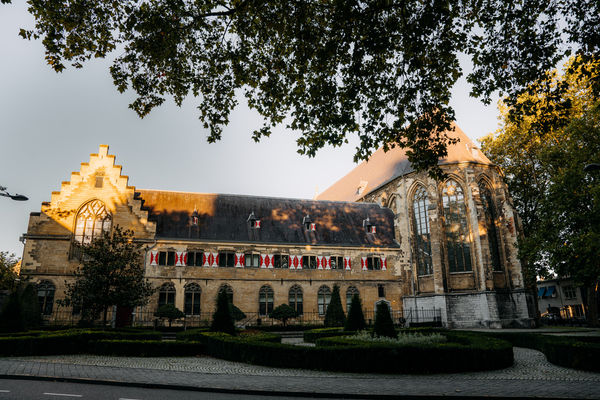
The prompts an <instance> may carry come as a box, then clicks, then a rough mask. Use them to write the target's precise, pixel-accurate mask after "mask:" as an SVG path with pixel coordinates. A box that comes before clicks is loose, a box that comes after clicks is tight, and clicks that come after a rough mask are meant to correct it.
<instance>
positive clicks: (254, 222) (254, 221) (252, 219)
mask: <svg viewBox="0 0 600 400" xmlns="http://www.w3.org/2000/svg"><path fill="white" fill-rule="evenodd" d="M246 221H247V222H249V223H250V227H251V228H252V229H260V219H258V218H257V217H256V215H254V211H252V212H251V213H250V215H249V216H248V219H247V220H246Z"/></svg>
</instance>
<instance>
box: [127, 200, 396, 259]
mask: <svg viewBox="0 0 600 400" xmlns="http://www.w3.org/2000/svg"><path fill="white" fill-rule="evenodd" d="M136 198H139V199H141V200H142V201H143V206H142V207H143V209H145V210H147V211H148V212H149V215H148V219H149V220H150V221H154V222H156V224H157V226H156V238H157V239H192V240H206V241H223V242H244V243H248V242H256V243H273V244H300V245H307V244H310V245H316V246H318V245H334V246H368V247H399V245H398V243H397V242H396V241H395V240H394V214H393V212H392V211H391V210H389V209H387V208H382V207H380V206H379V205H377V204H369V203H351V202H337V201H316V200H301V199H286V198H273V197H256V196H242V195H228V194H206V193H187V192H171V191H159V190H139V189H138V190H136ZM194 210H196V211H197V214H198V226H197V227H196V226H193V225H192V223H191V221H192V213H193V212H194ZM252 212H254V215H255V216H256V217H257V218H258V219H260V221H261V227H260V229H253V228H251V227H250V223H249V222H248V217H249V215H250V213H252ZM306 215H309V217H310V219H311V221H312V222H314V223H316V231H315V232H310V231H307V230H306V229H305V228H304V227H303V218H304V217H305V216H306ZM367 218H369V221H370V222H371V224H373V225H375V226H376V233H375V234H371V233H367V232H366V229H365V228H364V227H363V220H365V219H367Z"/></svg>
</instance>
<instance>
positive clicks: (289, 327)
mask: <svg viewBox="0 0 600 400" xmlns="http://www.w3.org/2000/svg"><path fill="white" fill-rule="evenodd" d="M322 327H323V324H306V325H298V324H294V325H286V326H283V325H258V326H254V325H252V326H247V328H248V329H254V330H258V331H266V332H295V331H307V330H311V329H317V328H322Z"/></svg>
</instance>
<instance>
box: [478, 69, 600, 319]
mask: <svg viewBox="0 0 600 400" xmlns="http://www.w3.org/2000/svg"><path fill="white" fill-rule="evenodd" d="M574 62H575V60H570V61H569V63H568V64H567V66H566V67H565V72H564V73H563V74H558V73H557V72H556V71H553V72H551V73H549V74H548V75H547V77H546V78H545V79H544V81H542V82H536V84H534V85H532V87H531V90H530V93H527V94H526V95H522V96H520V97H519V98H517V99H515V100H513V101H512V103H516V104H524V103H528V104H530V107H531V108H532V110H533V111H534V113H533V115H532V116H531V117H528V118H527V119H524V120H522V121H514V120H513V119H511V118H510V106H502V108H501V111H502V115H503V125H502V126H501V128H500V129H499V131H498V132H496V134H495V135H490V136H488V137H486V138H485V139H484V140H483V146H482V149H483V151H484V152H485V153H486V154H487V155H488V157H490V159H491V160H492V161H493V162H495V163H496V164H497V165H499V166H500V167H501V168H502V169H503V170H504V173H505V179H506V181H507V183H508V187H509V190H510V192H511V193H512V196H513V199H514V204H515V207H516V209H517V211H518V213H519V215H520V217H521V219H522V221H523V223H522V229H523V237H521V238H520V239H519V256H520V258H521V262H522V264H523V267H524V273H525V275H526V276H525V278H526V280H527V281H528V283H529V286H533V285H535V278H536V276H537V275H539V276H549V275H551V274H552V273H556V274H558V275H560V276H571V277H573V278H575V279H576V280H577V281H578V282H579V283H580V284H582V285H584V286H585V287H586V288H588V306H589V310H588V317H589V318H590V322H591V323H597V316H594V315H595V314H596V306H597V300H595V299H597V290H596V289H595V284H596V282H597V281H598V279H599V278H600V270H599V267H598V260H597V254H598V252H597V250H598V249H597V246H596V245H595V244H594V242H593V240H594V238H596V237H597V235H598V233H599V231H598V227H597V224H598V218H599V214H598V213H599V212H600V209H599V208H598V203H597V201H598V200H599V198H598V197H597V195H598V190H599V187H600V186H599V185H600V181H599V180H598V178H599V177H597V176H590V175H588V174H586V173H584V171H583V168H584V166H585V165H586V164H588V163H590V162H597V161H598V160H599V156H598V154H599V152H598V150H599V149H600V130H599V122H600V119H599V118H598V101H597V97H595V95H594V91H593V88H592V86H593V80H594V79H595V76H588V75H587V73H586V70H589V69H595V68H596V67H591V68H587V69H579V70H573V69H572V65H573V64H574ZM596 64H598V62H596ZM540 86H545V87H557V86H562V87H563V88H564V93H565V94H564V97H563V98H561V99H558V100H556V99H554V98H549V97H548V96H547V95H546V93H544V92H543V91H538V90H537V88H538V87H540ZM595 251H596V253H594V252H595Z"/></svg>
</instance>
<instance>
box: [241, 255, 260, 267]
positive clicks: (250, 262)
mask: <svg viewBox="0 0 600 400" xmlns="http://www.w3.org/2000/svg"><path fill="white" fill-rule="evenodd" d="M244 259H245V264H246V267H254V268H258V267H259V266H260V254H252V253H247V254H244Z"/></svg>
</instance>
